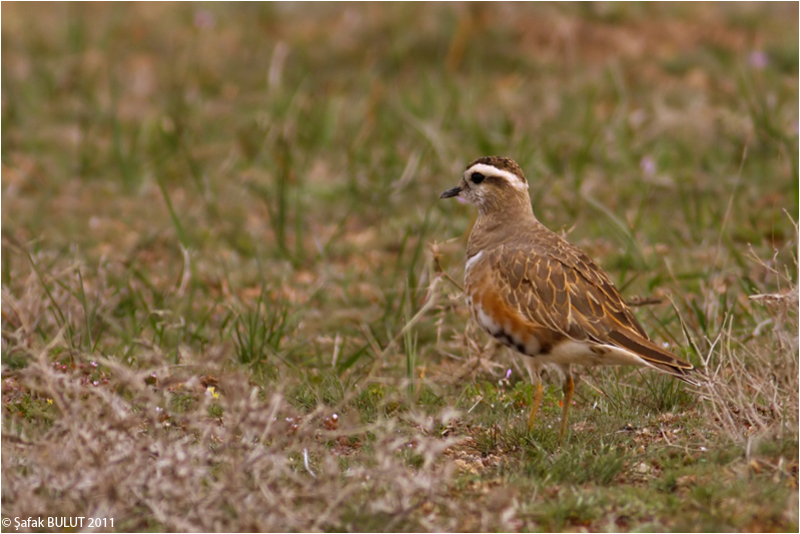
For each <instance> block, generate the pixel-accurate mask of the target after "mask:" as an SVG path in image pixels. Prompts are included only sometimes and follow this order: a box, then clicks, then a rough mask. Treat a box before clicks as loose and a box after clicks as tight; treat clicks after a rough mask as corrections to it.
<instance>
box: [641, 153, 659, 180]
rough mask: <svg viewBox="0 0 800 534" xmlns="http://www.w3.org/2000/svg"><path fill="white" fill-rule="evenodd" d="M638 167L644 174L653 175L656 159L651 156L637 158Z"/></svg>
mask: <svg viewBox="0 0 800 534" xmlns="http://www.w3.org/2000/svg"><path fill="white" fill-rule="evenodd" d="M639 167H641V169H642V172H643V173H644V175H645V176H653V175H654V174H655V173H656V160H654V159H653V157H652V156H642V159H641V160H639Z"/></svg>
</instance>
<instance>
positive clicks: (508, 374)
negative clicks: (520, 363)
mask: <svg viewBox="0 0 800 534" xmlns="http://www.w3.org/2000/svg"><path fill="white" fill-rule="evenodd" d="M509 378H511V369H509V370H508V371H506V380H508V379H509Z"/></svg>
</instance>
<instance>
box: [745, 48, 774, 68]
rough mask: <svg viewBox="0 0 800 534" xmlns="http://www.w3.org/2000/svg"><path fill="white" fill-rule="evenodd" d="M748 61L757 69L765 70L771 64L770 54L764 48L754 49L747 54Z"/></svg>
mask: <svg viewBox="0 0 800 534" xmlns="http://www.w3.org/2000/svg"><path fill="white" fill-rule="evenodd" d="M747 63H748V64H749V65H750V66H751V67H753V68H754V69H756V70H763V69H764V68H766V66H767V65H769V56H768V55H767V54H766V53H765V52H764V51H763V50H753V51H752V52H750V53H749V54H748V55H747Z"/></svg>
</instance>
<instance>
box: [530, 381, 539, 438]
mask: <svg viewBox="0 0 800 534" xmlns="http://www.w3.org/2000/svg"><path fill="white" fill-rule="evenodd" d="M540 404H542V379H541V377H540V376H538V375H537V376H536V381H535V382H534V383H533V406H531V414H530V415H529V416H528V431H531V430H533V423H534V422H535V421H536V414H537V413H539V405H540Z"/></svg>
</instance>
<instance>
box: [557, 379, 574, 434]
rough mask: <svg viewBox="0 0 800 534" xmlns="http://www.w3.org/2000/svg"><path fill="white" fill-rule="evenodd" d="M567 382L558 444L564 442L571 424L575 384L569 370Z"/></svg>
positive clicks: (565, 382) (565, 383) (565, 381)
mask: <svg viewBox="0 0 800 534" xmlns="http://www.w3.org/2000/svg"><path fill="white" fill-rule="evenodd" d="M565 374H566V380H564V401H563V402H564V408H563V411H562V412H561V430H560V431H559V432H558V443H559V444H560V443H563V442H564V436H565V435H566V434H567V425H568V423H569V407H570V406H571V405H572V394H573V393H574V392H575V382H574V381H573V380H572V372H571V371H570V370H569V369H567V371H566V373H565Z"/></svg>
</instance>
